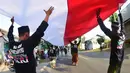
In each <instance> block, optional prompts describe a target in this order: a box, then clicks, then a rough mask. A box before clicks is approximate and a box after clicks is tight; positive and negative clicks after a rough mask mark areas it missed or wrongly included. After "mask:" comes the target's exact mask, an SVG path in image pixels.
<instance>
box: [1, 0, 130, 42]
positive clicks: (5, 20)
mask: <svg viewBox="0 0 130 73" xmlns="http://www.w3.org/2000/svg"><path fill="white" fill-rule="evenodd" d="M129 3H130V0H127V2H126V3H125V4H124V5H123V7H122V9H123V8H125V7H126V6H127V5H128V4H129ZM104 23H105V25H106V27H108V28H111V23H110V22H109V19H106V20H105V21H104ZM10 25H11V22H10V18H8V17H5V16H3V15H0V28H4V30H6V31H8V28H9V27H10ZM14 26H15V27H14V35H16V36H18V30H17V28H18V27H20V25H18V24H16V23H15V24H14ZM97 34H99V35H105V34H104V33H103V32H102V31H101V29H100V27H99V26H97V27H95V28H94V29H92V30H91V31H89V32H88V33H86V34H85V35H83V36H85V37H86V40H88V39H91V38H92V37H94V36H96V35H97Z"/></svg>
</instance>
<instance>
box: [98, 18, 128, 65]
mask: <svg viewBox="0 0 130 73" xmlns="http://www.w3.org/2000/svg"><path fill="white" fill-rule="evenodd" d="M97 21H98V23H99V26H100V28H101V30H102V31H103V32H104V33H105V34H106V35H107V36H108V37H109V38H110V39H111V56H110V63H113V64H114V63H118V62H121V61H122V60H123V56H124V47H123V45H124V41H125V34H124V32H123V31H121V32H120V34H114V33H113V32H112V31H110V29H108V28H107V27H106V26H105V25H104V23H103V21H102V19H101V18H100V17H98V18H97Z"/></svg>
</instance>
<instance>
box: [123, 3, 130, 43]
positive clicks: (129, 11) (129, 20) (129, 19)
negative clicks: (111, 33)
mask: <svg viewBox="0 0 130 73" xmlns="http://www.w3.org/2000/svg"><path fill="white" fill-rule="evenodd" d="M121 13H122V16H123V21H124V27H125V33H126V42H129V43H130V3H129V4H128V5H127V6H126V7H125V8H124V9H123V10H122V11H121Z"/></svg>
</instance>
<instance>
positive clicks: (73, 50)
mask: <svg viewBox="0 0 130 73" xmlns="http://www.w3.org/2000/svg"><path fill="white" fill-rule="evenodd" d="M69 42H70V44H71V55H72V65H77V64H78V46H79V44H80V42H81V40H79V42H78V43H77V41H76V40H75V41H74V43H72V42H71V41H69Z"/></svg>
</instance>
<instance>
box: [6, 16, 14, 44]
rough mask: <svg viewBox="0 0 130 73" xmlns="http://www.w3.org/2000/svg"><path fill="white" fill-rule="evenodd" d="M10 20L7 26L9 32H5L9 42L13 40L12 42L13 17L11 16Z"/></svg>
mask: <svg viewBox="0 0 130 73" xmlns="http://www.w3.org/2000/svg"><path fill="white" fill-rule="evenodd" d="M11 22H12V24H11V26H10V28H9V32H8V34H7V37H8V39H9V43H13V42H14V36H13V28H14V26H13V24H14V17H12V18H11Z"/></svg>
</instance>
